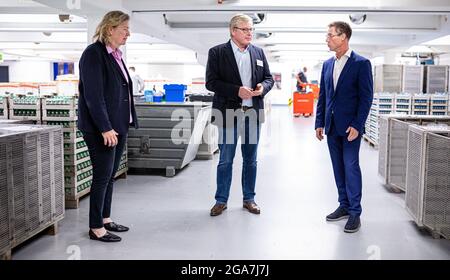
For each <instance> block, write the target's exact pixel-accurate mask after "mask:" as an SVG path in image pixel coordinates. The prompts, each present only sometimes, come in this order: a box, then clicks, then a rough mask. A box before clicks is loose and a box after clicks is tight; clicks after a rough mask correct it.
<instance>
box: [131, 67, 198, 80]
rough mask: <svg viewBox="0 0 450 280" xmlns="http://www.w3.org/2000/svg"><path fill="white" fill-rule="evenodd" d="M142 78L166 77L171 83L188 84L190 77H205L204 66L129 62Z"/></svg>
mask: <svg viewBox="0 0 450 280" xmlns="http://www.w3.org/2000/svg"><path fill="white" fill-rule="evenodd" d="M127 66H128V67H130V66H134V67H135V68H136V73H137V74H138V75H139V76H141V78H143V79H144V80H154V79H167V80H170V82H173V83H181V84H190V83H191V82H192V78H199V77H203V78H204V77H205V67H204V66H202V65H199V64H187V65H185V64H129V65H127Z"/></svg>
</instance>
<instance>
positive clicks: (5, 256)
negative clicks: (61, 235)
mask: <svg viewBox="0 0 450 280" xmlns="http://www.w3.org/2000/svg"><path fill="white" fill-rule="evenodd" d="M61 219H62V216H61V218H60V219H58V221H59V220H61ZM58 221H54V222H53V223H51V224H49V225H48V226H47V227H45V228H43V229H40V230H38V231H36V232H35V233H34V234H31V235H30V236H29V237H28V238H27V239H25V240H23V241H21V242H20V243H18V244H14V243H13V244H12V246H11V247H10V248H7V249H6V250H5V251H3V252H2V253H0V261H5V260H11V259H12V250H13V249H14V248H15V247H16V246H18V245H20V244H22V243H23V242H25V241H26V240H28V239H30V238H32V237H34V236H36V235H38V234H46V235H56V234H57V233H58V228H59V226H58Z"/></svg>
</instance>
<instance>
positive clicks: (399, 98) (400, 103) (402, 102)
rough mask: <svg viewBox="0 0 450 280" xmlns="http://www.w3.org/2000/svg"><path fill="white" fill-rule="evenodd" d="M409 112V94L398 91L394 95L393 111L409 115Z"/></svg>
mask: <svg viewBox="0 0 450 280" xmlns="http://www.w3.org/2000/svg"><path fill="white" fill-rule="evenodd" d="M410 112H411V94H409V93H399V94H396V95H395V113H396V114H405V115H409V114H410Z"/></svg>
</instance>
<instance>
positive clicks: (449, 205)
mask: <svg viewBox="0 0 450 280" xmlns="http://www.w3.org/2000/svg"><path fill="white" fill-rule="evenodd" d="M408 133H409V138H408V158H407V177H406V178H407V179H406V186H407V187H406V196H405V202H406V203H405V204H406V209H407V210H408V212H409V213H410V214H411V216H412V217H413V219H414V221H415V222H416V224H417V225H419V226H425V227H427V228H429V229H430V230H431V231H432V232H433V233H435V234H437V235H440V236H443V237H445V238H447V239H450V173H449V170H450V127H447V128H445V129H436V128H430V127H423V126H410V128H409V132H408Z"/></svg>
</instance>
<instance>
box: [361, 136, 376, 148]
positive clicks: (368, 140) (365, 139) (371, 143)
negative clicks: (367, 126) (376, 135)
mask: <svg viewBox="0 0 450 280" xmlns="http://www.w3.org/2000/svg"><path fill="white" fill-rule="evenodd" d="M363 139H364V141H366V142H367V143H369V145H370V146H372V147H373V148H375V149H378V143H376V142H374V141H373V140H372V139H370V138H369V137H368V136H366V135H365V134H364V135H363Z"/></svg>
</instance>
